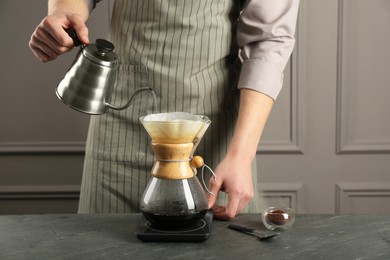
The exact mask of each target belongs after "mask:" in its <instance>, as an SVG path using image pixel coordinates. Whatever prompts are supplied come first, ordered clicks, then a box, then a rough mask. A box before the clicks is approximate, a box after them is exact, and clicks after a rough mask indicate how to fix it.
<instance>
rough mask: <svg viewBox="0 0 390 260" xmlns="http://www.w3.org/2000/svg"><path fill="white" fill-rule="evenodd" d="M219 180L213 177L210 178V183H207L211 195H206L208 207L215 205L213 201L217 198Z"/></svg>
mask: <svg viewBox="0 0 390 260" xmlns="http://www.w3.org/2000/svg"><path fill="white" fill-rule="evenodd" d="M221 184H222V183H221V182H219V181H218V178H217V180H215V179H214V178H213V177H211V179H210V184H209V190H210V191H211V192H212V194H213V195H211V194H209V196H208V203H209V209H211V208H213V207H214V205H215V202H216V201H217V198H218V192H219V190H220V189H221Z"/></svg>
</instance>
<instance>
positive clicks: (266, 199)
mask: <svg viewBox="0 0 390 260" xmlns="http://www.w3.org/2000/svg"><path fill="white" fill-rule="evenodd" d="M260 186H261V187H259V194H260V203H261V204H262V207H263V208H266V207H272V206H280V207H290V208H292V209H294V210H295V212H300V211H301V210H302V208H301V204H300V202H299V199H300V198H302V197H303V196H302V195H303V194H302V193H303V190H302V187H303V184H302V183H283V182H278V183H261V184H260ZM262 210H263V209H262Z"/></svg>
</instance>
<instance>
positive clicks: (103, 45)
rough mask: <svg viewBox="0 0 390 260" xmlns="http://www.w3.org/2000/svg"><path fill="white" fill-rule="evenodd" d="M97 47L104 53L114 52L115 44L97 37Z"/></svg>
mask: <svg viewBox="0 0 390 260" xmlns="http://www.w3.org/2000/svg"><path fill="white" fill-rule="evenodd" d="M95 45H96V48H97V49H98V51H99V52H100V53H102V54H105V53H109V52H112V51H113V50H114V48H115V46H114V44H112V43H111V42H109V41H106V40H104V39H97V40H96V41H95Z"/></svg>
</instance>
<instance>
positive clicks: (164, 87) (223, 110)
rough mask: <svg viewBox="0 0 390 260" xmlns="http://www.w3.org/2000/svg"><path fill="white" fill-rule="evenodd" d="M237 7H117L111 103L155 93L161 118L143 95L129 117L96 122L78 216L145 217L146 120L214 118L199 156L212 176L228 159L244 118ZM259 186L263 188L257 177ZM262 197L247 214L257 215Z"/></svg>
mask: <svg viewBox="0 0 390 260" xmlns="http://www.w3.org/2000/svg"><path fill="white" fill-rule="evenodd" d="M238 2H239V1H233V0H231V1H227V0H186V1H182V0H143V1H139V0H128V1H127V0H119V1H116V2H115V5H114V8H113V15H112V21H111V31H110V36H109V39H110V41H112V42H113V43H114V45H115V46H116V50H115V51H116V53H117V55H118V57H119V61H120V69H119V72H118V75H117V80H116V83H115V86H114V88H113V89H114V90H113V91H114V92H113V95H112V99H111V103H112V104H116V105H121V104H125V103H126V102H127V101H128V100H129V99H130V97H131V95H132V94H133V93H134V92H135V91H136V90H137V89H138V88H142V87H147V86H149V87H151V88H152V89H154V91H155V93H156V96H157V104H156V110H157V111H153V109H152V108H153V105H154V102H153V96H152V94H151V93H150V92H141V93H140V94H138V95H137V96H136V97H135V98H134V101H133V103H132V104H131V106H130V107H129V108H127V109H126V110H123V111H113V110H110V111H108V112H107V113H106V114H104V115H101V116H92V118H91V122H90V127H89V132H88V139H87V146H86V156H85V164H84V173H83V179H82V186H81V193H80V203H79V213H128V212H139V211H140V209H139V201H140V198H141V196H142V194H143V191H144V189H145V187H146V185H147V183H148V181H149V178H150V171H151V168H152V165H153V160H154V154H153V152H152V149H151V143H150V138H149V137H148V135H147V133H146V131H145V130H144V129H143V127H142V126H141V124H140V123H139V117H141V116H144V115H147V114H150V113H153V112H161V113H163V112H173V111H183V112H189V113H193V114H202V115H206V116H208V117H209V118H210V119H211V121H212V123H211V126H210V127H209V129H208V130H207V132H206V134H205V136H204V138H203V140H202V142H201V143H200V145H199V147H198V149H197V151H196V152H195V155H197V154H198V155H200V156H202V157H203V158H204V160H205V163H206V164H207V165H209V166H210V167H211V168H213V169H214V168H215V167H216V165H217V164H218V163H219V162H220V161H221V160H222V158H223V157H224V155H225V153H226V150H227V146H228V144H229V142H230V140H231V138H232V135H233V130H234V126H235V123H236V118H237V113H238V100H239V99H238V97H239V91H238V90H237V88H236V82H237V77H238V75H239V73H238V72H239V62H238V58H237V57H238V55H237V54H238V49H237V46H236V43H235V23H236V20H237V18H238V16H239V11H240V8H239V4H238ZM254 172H256V171H254ZM238 174H239V173H238ZM253 181H254V183H255V184H256V182H257V178H256V174H254V176H253ZM256 193H257V191H256V189H255V199H254V200H253V201H252V202H251V204H252V205H249V206H248V207H247V212H256V211H257V207H256V206H257V203H256V198H257V197H258V195H257V194H256ZM224 200H226V197H225V195H224V193H222V192H220V195H219V203H220V204H221V205H225V204H224V203H226V201H224Z"/></svg>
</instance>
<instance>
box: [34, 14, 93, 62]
mask: <svg viewBox="0 0 390 260" xmlns="http://www.w3.org/2000/svg"><path fill="white" fill-rule="evenodd" d="M66 30H74V31H75V32H76V34H77V36H78V38H79V39H80V41H81V43H82V44H85V45H88V44H89V38H88V28H87V27H86V25H85V22H84V19H83V17H82V16H81V15H78V14H70V15H68V14H53V15H48V16H46V17H45V18H44V19H43V20H42V22H41V23H40V24H39V25H38V26H37V28H36V29H35V31H34V33H33V34H32V35H31V39H30V42H29V46H30V49H31V50H32V52H33V53H34V55H35V56H36V57H37V58H38V59H39V60H40V61H42V62H48V61H51V60H54V59H56V58H57V57H58V56H59V55H61V54H64V53H66V52H69V51H70V50H72V49H73V47H74V44H73V40H72V38H71V37H70V36H69V35H68V33H67V32H66Z"/></svg>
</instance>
